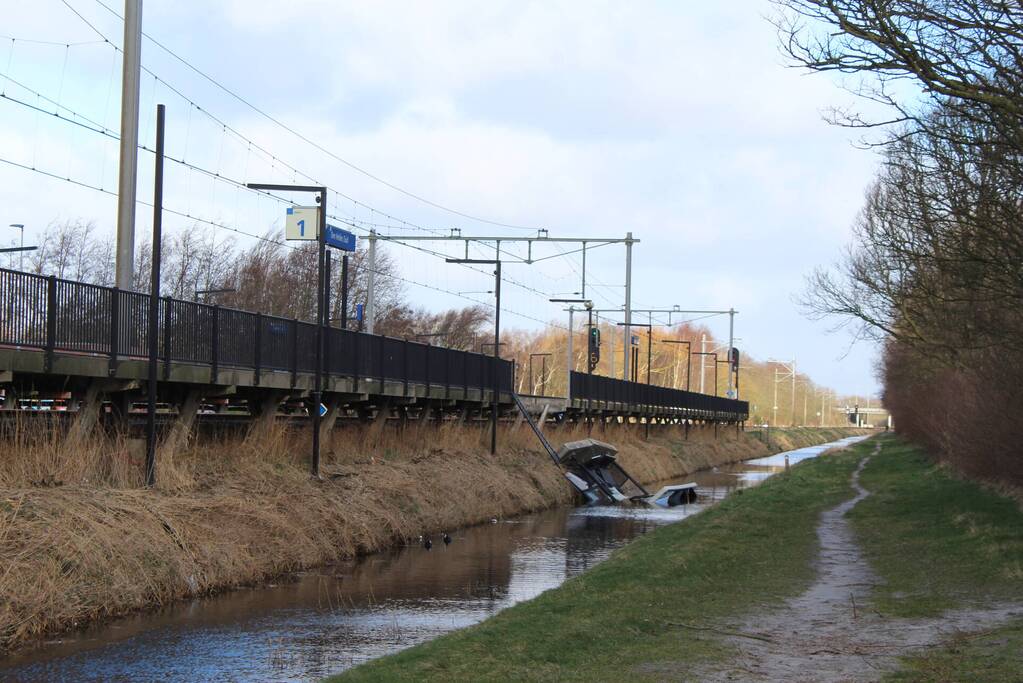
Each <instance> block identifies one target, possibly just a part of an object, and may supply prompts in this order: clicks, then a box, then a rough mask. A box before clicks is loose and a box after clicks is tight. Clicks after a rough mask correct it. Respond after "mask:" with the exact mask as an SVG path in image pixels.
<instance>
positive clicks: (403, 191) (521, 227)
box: [63, 0, 536, 230]
mask: <svg viewBox="0 0 1023 683" xmlns="http://www.w3.org/2000/svg"><path fill="white" fill-rule="evenodd" d="M63 2H64V4H65V5H67V6H68V7H69V8H71V11H73V12H75V14H78V16H79V17H81V16H82V15H81V14H79V13H78V12H77V11H75V10H74V8H72V7H71V5H69V4H68V2H67V0H63ZM96 3H97V4H98V5H100V6H101V7H103V8H104V9H106V10H107V11H108V12H110V13H111V14H113V15H114V16H115V17H117V18H118V19H123V17H122V16H121V15H120V14H118V13H117V12H116V11H115V10H113V9H112V8H110V7H109V6H108V5H107V4H106V3H104V2H103V0H96ZM82 21H85V19H84V17H82ZM85 23H86V24H88V25H89V26H90V27H92V29H93V30H94V31H96V33H99V34H100V36H102V37H103V39H104V40H107V38H106V36H103V34H102V33H100V32H99V31H98V30H97V29H96V28H95V27H94V26H92V24H89V22H88V21H86V22H85ZM142 35H143V36H145V37H146V38H147V39H149V40H150V41H151V42H152V43H153V44H154V45H156V46H157V47H159V48H160V49H161V50H163V51H164V52H166V53H167V54H169V55H170V56H171V57H173V58H174V59H176V60H177V61H179V62H181V64H183V65H184V66H186V67H187V68H188V69H190V70H192V71H194V72H195V73H196V74H198V75H199V76H201V77H202V78H204V79H205V80H207V81H209V82H210V83H212V84H213V85H214V86H216V87H217V88H219V89H220V90H222V91H223V92H225V93H227V94H228V95H230V96H231V97H233V98H234V99H236V100H237V101H239V102H241V103H242V104H244V105H245V106H246V107H248V108H249V109H251V110H252V111H254V112H256V113H257V114H259V115H260V116H262V117H264V118H266V119H267V120H268V121H271V122H272V123H274V124H275V125H277V126H280V127H281V128H283V129H284V130H286V131H287V132H289V133H291V134H292V135H294V136H295V137H297V138H298V139H299V140H302V141H303V142H305V143H306V144H308V145H310V146H312V147H314V148H315V149H317V150H319V151H320V152H322V153H324V154H326V155H327V156H329V157H330V158H332V159H334V160H335V161H338V162H340V163H342V164H344V165H345V166H347V167H348V168H350V169H352V170H353V171H356V172H357V173H360V174H362V175H364V176H366V177H367V178H369V179H371V180H374V181H376V182H378V183H380V184H381V185H384V186H386V187H388V188H390V189H392V190H394V191H395V192H399V193H401V194H403V195H405V196H407V197H409V198H411V199H415V200H416V201H419V202H422V203H423V204H427V205H428V206H432V207H434V208H435V209H440V210H441V211H445V212H447V213H450V214H452V215H455V216H460V217H462V218H466V219H469V220H471V221H475V222H478V223H486V224H488V225H495V226H498V227H502V228H511V229H514V230H536V228H535V227H531V226H527V225H516V224H513V223H503V222H501V221H494V220H490V219H487V218H481V217H480V216H475V215H473V214H470V213H466V212H464V211H458V210H457V209H453V208H451V207H449V206H445V205H443V204H440V203H438V202H434V201H432V200H430V199H427V198H425V197H423V196H421V195H418V194H415V193H414V192H410V191H409V190H406V189H404V188H402V187H400V186H398V185H396V184H394V183H391V182H389V181H387V180H384V179H383V178H381V177H380V176H377V175H374V174H373V173H370V172H369V171H367V170H366V169H364V168H362V167H360V166H357V165H356V164H354V163H352V162H351V161H348V160H347V159H345V158H343V157H341V156H339V155H338V154H336V153H334V152H332V151H331V150H329V149H327V148H326V147H323V146H322V145H320V144H319V143H318V142H316V141H314V140H311V139H310V138H308V137H306V136H305V135H303V134H302V133H300V132H298V131H297V130H295V129H294V128H292V127H291V126H289V125H287V124H286V123H284V122H283V121H281V120H280V119H277V118H276V117H274V116H273V115H271V114H269V113H267V112H266V111H264V110H263V109H261V108H259V107H258V106H256V105H255V104H253V103H251V102H249V101H248V100H247V99H245V98H244V97H242V96H241V95H239V94H238V93H236V92H234V91H233V90H231V89H230V88H228V87H227V86H225V85H223V84H222V83H220V82H219V81H217V80H216V79H215V78H213V77H212V76H210V75H208V74H207V73H205V72H204V71H202V70H201V69H199V68H198V67H196V66H194V65H193V64H192V63H191V62H189V61H188V60H187V59H185V58H184V57H181V56H180V55H178V54H177V53H176V52H174V51H173V50H171V49H170V48H169V47H167V46H166V45H164V44H163V43H161V42H160V41H158V40H156V39H155V38H153V37H152V36H151V35H149V34H148V33H146V32H144V31H143V33H142ZM108 42H109V40H108Z"/></svg>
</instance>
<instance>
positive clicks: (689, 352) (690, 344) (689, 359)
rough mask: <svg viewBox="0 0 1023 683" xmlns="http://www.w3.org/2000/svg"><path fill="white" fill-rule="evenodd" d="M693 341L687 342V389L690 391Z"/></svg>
mask: <svg viewBox="0 0 1023 683" xmlns="http://www.w3.org/2000/svg"><path fill="white" fill-rule="evenodd" d="M692 360H693V342H691V341H687V342H686V391H689V376H690V375H692V374H693V364H692Z"/></svg>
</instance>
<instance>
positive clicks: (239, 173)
mask: <svg viewBox="0 0 1023 683" xmlns="http://www.w3.org/2000/svg"><path fill="white" fill-rule="evenodd" d="M104 3H105V5H104ZM0 6H2V16H4V26H3V27H2V28H0V69H2V72H0V73H2V74H3V77H2V78H0V87H2V88H3V94H4V97H3V98H0V159H2V160H3V163H0V242H2V243H3V244H5V245H6V244H10V243H11V242H14V241H16V240H17V239H18V232H17V231H16V230H13V229H11V228H8V227H6V226H7V225H8V224H10V223H24V224H25V225H26V226H27V227H26V231H25V232H26V234H25V240H26V244H35V243H37V242H38V241H39V240H40V239H41V238H42V235H43V234H44V232H45V231H46V230H47V229H48V227H49V226H52V225H54V224H55V223H57V222H60V221H64V220H86V221H92V222H94V223H95V224H96V226H97V230H98V231H100V232H101V233H104V234H109V235H111V236H112V235H113V233H114V225H115V223H116V199H115V197H114V196H113V192H115V191H116V187H117V167H118V160H117V159H118V157H117V139H116V138H117V135H118V129H119V111H120V110H119V106H120V105H119V102H120V78H121V75H120V69H121V66H120V54H119V53H118V52H117V50H116V49H115V47H114V46H118V47H119V46H120V45H121V44H122V37H123V33H122V32H123V28H122V24H121V21H120V20H119V19H118V17H117V16H115V12H121V11H123V3H120V2H118V1H117V0H37V1H36V2H33V3H25V2H21V1H20V0H0ZM774 11H775V10H774V8H773V7H772V5H771V4H770V3H769V2H767V0H740V1H737V2H729V3H689V2H686V3H679V2H668V1H665V2H653V1H642V2H631V3H613V2H583V1H578V2H568V1H566V2H523V1H522V0H517V1H515V2H498V1H496V0H495V1H492V2H487V3H472V2H431V3H412V2H391V1H381V2H373V3H365V2H341V1H338V0H290V1H289V2H287V3H281V2H278V1H276V0H275V1H272V2H271V1H270V0H222V1H219V2H218V1H215V0H214V1H209V2H194V1H191V0H176V1H175V2H167V1H165V0H146V2H145V3H144V16H143V30H144V32H146V33H147V34H148V35H149V36H151V37H152V38H153V39H155V40H156V41H158V42H159V44H161V45H163V46H165V47H166V48H169V50H170V51H172V52H173V53H174V54H176V55H177V56H178V57H180V58H181V59H180V60H179V59H177V58H175V57H173V56H172V55H170V54H169V53H168V52H166V51H164V50H163V49H162V48H160V47H158V46H157V44H155V43H154V42H152V41H151V40H148V39H147V40H146V41H145V42H144V45H143V66H144V67H145V68H146V69H147V72H146V73H144V74H143V77H142V84H141V88H140V91H141V95H140V109H141V119H140V126H139V128H140V141H141V143H142V144H143V145H145V146H147V147H148V148H150V149H151V148H152V146H153V137H154V124H153V120H154V118H155V107H156V104H157V103H164V104H166V106H167V120H168V126H167V153H168V156H169V158H170V161H168V166H167V178H166V188H165V206H166V207H167V208H168V209H169V210H170V211H171V213H169V214H168V215H167V216H166V218H165V230H167V231H170V232H173V231H175V230H180V229H183V228H184V227H186V226H188V225H190V224H192V223H194V222H196V221H198V222H199V224H200V225H201V226H202V227H203V228H204V229H206V230H208V231H209V233H210V237H211V238H212V239H216V240H217V241H218V242H224V243H225V244H226V243H227V242H232V241H233V243H234V245H235V246H237V247H245V246H248V245H250V244H252V243H253V242H254V240H255V239H256V237H253V236H252V235H257V236H258V235H265V234H267V233H268V231H272V230H278V231H280V230H282V229H283V221H284V214H285V207H286V206H287V204H286V203H285V202H283V201H279V200H276V199H273V198H268V197H261V196H258V195H256V194H255V193H252V192H250V191H247V190H245V189H242V188H239V187H238V183H244V182H282V183H287V182H299V183H307V182H310V181H315V182H316V183H320V184H326V185H327V186H329V187H330V188H331V189H332V192H331V195H330V199H329V200H328V208H329V211H328V215H330V216H332V222H341V223H344V222H348V223H354V224H355V226H357V229H355V232H356V233H357V234H359V235H360V236H361V235H363V234H365V230H366V229H368V227H370V226H371V225H375V226H378V229H379V230H380V231H381V232H382V233H384V234H391V235H398V234H418V235H433V234H450V230H451V229H452V228H458V229H460V230H461V231H462V234H464V235H478V236H504V237H526V236H535V235H536V234H537V230H538V229H541V228H542V229H546V230H548V231H549V234H550V236H552V237H577V238H584V237H585V238H594V239H599V238H611V237H615V238H621V237H624V236H625V235H626V233H628V232H631V233H632V235H633V236H634V237H635V238H636V239H638V240H639V242H638V243H637V244H636V245H635V246H634V249H633V257H634V261H633V306H634V307H635V308H672V307H673V306H676V305H677V306H679V307H680V308H682V309H715V310H716V309H728V308H734V309H735V310H737V311H738V312H739V313H738V315H737V316H736V319H735V325H736V332H735V334H736V337H737V338H738V339H739V340H740V341H739V342H738V343H737V346H739V347H740V348H741V349H743V350H744V352H746V353H748V354H752V355H753V356H755V357H756V358H758V359H761V360H763V359H766V358H779V359H793V358H794V359H795V360H796V362H797V365H798V369H799V370H800V372H806V373H808V374H809V375H810V376H811V378H812V379H813V380H814V381H815V382H817V383H820V384H823V385H825V386H829V387H831V388H834V389H836V390H838V391H839V392H840V393H843V394H853V393H855V394H861V395H862V394H872V393H876V392H877V391H878V383H877V379H876V377H875V373H874V364H875V362H876V349H875V348H874V347H873V346H872V345H870V344H869V343H866V342H856V343H854V342H853V339H852V338H851V337H850V335H849V334H848V332H846V331H841V330H840V331H838V332H832V331H831V330H832V328H833V327H834V326H835V321H830V322H828V321H817V322H815V321H811V320H808V319H807V318H806V317H805V315H804V313H803V311H802V310H801V309H800V307H799V305H798V304H797V303H796V298H797V297H798V296H799V295H800V294H801V293H802V291H803V290H804V287H805V285H804V279H805V277H806V276H807V275H808V274H809V273H810V272H812V271H813V269H814V268H815V267H818V266H828V265H830V264H833V263H834V262H836V261H837V260H838V259H839V258H841V255H842V253H843V249H844V248H845V247H846V246H847V245H848V244H849V242H850V240H851V231H850V228H851V225H852V223H853V221H854V220H855V217H856V214H857V212H858V210H859V208H860V205H861V203H862V200H863V196H864V191H865V189H866V187H867V185H868V184H869V183H870V181H871V179H872V177H873V175H874V173H875V170H876V168H877V164H878V158H877V156H876V155H875V154H874V153H873V152H870V151H865V150H863V149H862V148H859V147H858V146H857V145H856V142H857V137H856V134H855V133H854V132H851V131H849V130H845V129H841V128H836V127H834V126H831V125H829V124H828V123H826V122H825V120H824V119H823V112H824V111H825V110H827V109H828V108H830V107H834V106H844V105H848V104H850V103H852V102H853V100H852V97H851V96H850V95H849V94H848V93H847V92H846V91H844V90H843V89H842V88H841V87H840V84H839V83H837V82H836V81H835V80H834V79H833V78H831V77H829V76H823V75H810V74H807V73H806V72H804V71H801V70H799V69H797V68H794V67H793V66H792V65H791V64H788V63H787V62H786V60H785V58H784V57H783V55H782V54H781V53H780V52H779V47H778V38H777V36H776V33H775V30H774V28H773V26H772V25H771V23H770V22H769V21H768V18H769V17H770V16H772V15H773V13H774ZM76 13H77V14H76ZM79 15H80V16H79ZM12 38H13V40H12ZM33 41H38V42H33ZM107 41H109V42H107ZM50 43H55V44H50ZM69 44H70V45H69ZM191 67H194V69H197V70H198V71H200V72H203V73H205V74H207V75H208V76H210V77H211V78H212V79H213V80H214V81H216V82H217V83H219V84H220V85H221V86H223V88H221V87H218V86H217V85H215V84H214V83H213V82H211V81H210V80H207V79H205V78H204V77H203V76H202V75H200V74H199V73H197V71H195V70H193V69H192V68H191ZM228 91H230V92H231V93H234V95H237V96H238V97H234V96H232V95H231V94H230V93H229V92H228ZM54 112H57V113H58V114H59V115H58V116H54V115H53V113H54ZM76 124H80V125H76ZM296 133H297V134H298V135H296ZM303 138H304V139H303ZM309 141H313V142H315V146H314V145H313V144H310V142H309ZM10 162H14V163H16V164H21V165H22V166H27V167H28V169H25V168H19V167H16V166H13V165H11V163H10ZM182 162H183V163H182ZM152 165H153V157H152V155H151V154H150V153H148V152H146V151H141V152H140V155H139V185H138V188H139V189H138V192H139V200H140V201H141V202H148V201H149V199H150V198H151V196H152V183H153V173H152ZM29 169H36V171H32V170H29ZM39 171H42V172H45V173H49V174H52V175H55V176H57V178H53V177H50V176H47V175H43V174H42V173H40V172H39ZM67 179H71V180H73V181H75V182H76V183H79V184H73V183H71V182H68V180H67ZM381 181H384V182H381ZM396 188H400V189H401V190H404V192H402V191H399V190H398V189H396ZM411 195H415V197H413V196H411ZM417 197H418V198H422V199H426V200H428V202H429V203H428V202H424V201H421V200H420V199H417ZM289 198H294V199H295V200H296V201H299V202H302V203H307V204H308V203H311V202H310V201H309V200H308V199H303V198H301V197H300V196H298V195H294V196H292V197H289ZM437 205H440V206H437ZM440 207H444V208H440ZM447 209H450V210H447ZM151 214H152V210H151V208H149V207H148V206H146V205H144V204H140V205H139V207H138V219H137V234H138V237H137V239H139V240H140V241H141V240H143V239H144V235H146V234H147V233H149V231H151V228H152V215H151ZM486 221H490V222H486ZM495 223H496V224H503V226H502V225H495ZM506 226H516V227H506ZM349 229H352V226H349ZM364 245H365V242H364V241H361V242H360V248H362V247H363V246H364ZM423 246H425V247H426V248H428V249H431V250H434V251H437V252H445V251H453V250H455V247H453V246H452V245H451V244H450V243H443V242H435V243H434V242H431V243H428V244H424V245H423ZM225 248H226V246H225ZM385 248H386V249H388V250H389V251H390V252H391V254H392V255H393V256H394V257H395V259H396V260H397V262H398V264H399V267H400V270H401V275H402V277H403V278H404V279H405V280H406V283H405V291H406V293H407V296H408V297H409V299H411V300H412V301H413V302H414V303H415V304H417V305H421V306H424V307H426V308H430V309H442V308H449V307H452V306H462V305H466V304H469V303H471V301H473V300H478V301H490V295H488V294H487V293H486V292H487V291H488V290H490V289H492V278H491V276H490V275H489V274H488V273H486V272H479V271H478V270H472V269H469V268H465V267H463V266H456V265H451V264H446V263H445V262H444V261H443V258H438V257H437V256H435V255H431V254H427V253H424V252H421V251H415V250H412V249H410V248H408V247H404V246H401V245H393V244H392V245H388V246H387V247H385ZM561 248H562V249H564V250H566V251H568V250H570V249H571V247H567V246H566V247H561ZM523 249H524V248H523V247H521V246H516V245H511V244H508V243H505V244H503V245H502V251H506V252H511V253H522V251H523ZM492 254H493V247H492V246H486V247H485V246H482V245H474V247H473V251H472V254H471V255H472V256H474V257H477V258H480V257H486V256H489V255H492ZM558 254H559V252H558V250H557V248H556V247H554V246H553V245H547V246H542V247H537V252H535V253H534V256H538V255H545V256H546V255H549V256H555V258H551V259H548V260H546V261H543V262H541V263H536V264H532V265H526V264H509V265H507V266H506V267H505V275H506V276H507V282H506V284H505V287H504V290H503V292H502V294H503V301H502V311H503V312H502V326H503V327H504V326H510V327H518V328H529V329H535V328H537V327H540V326H543V325H545V324H556V325H560V326H565V325H567V314H566V313H565V312H564V311H563V310H562V307H561V306H559V305H558V304H552V303H549V302H548V301H547V299H548V298H551V297H558V296H561V297H571V296H575V295H573V294H572V292H577V291H579V290H580V288H581V273H582V264H581V260H580V258H579V254H574V255H569V256H559V255H558ZM463 255H464V254H463ZM624 256H625V254H624V248H623V247H621V246H614V245H611V246H604V247H600V248H595V249H592V250H591V251H589V252H588V254H587V263H586V271H585V272H586V278H587V296H588V297H590V298H591V299H593V300H594V302H595V304H596V305H597V307H598V308H602V309H620V308H621V307H622V304H623V302H624V287H623V283H624V279H625V268H624V260H625V259H624ZM480 270H484V269H480ZM608 315H609V316H610V317H612V318H614V314H608ZM644 317H645V316H640V319H641V320H642V319H643V318H644ZM684 319H687V318H685V317H679V316H675V317H673V318H672V322H676V323H677V322H679V321H680V320H684ZM577 322H578V318H577ZM654 322H655V323H657V324H664V323H667V322H668V319H667V316H664V315H659V316H656V317H655V318H654ZM700 322H701V323H704V324H707V325H708V326H709V327H710V328H711V330H712V331H713V332H714V333H715V335H717V336H719V337H721V338H726V337H727V333H728V319H727V317H723V316H718V317H714V318H707V319H703V320H700ZM619 348H620V347H619Z"/></svg>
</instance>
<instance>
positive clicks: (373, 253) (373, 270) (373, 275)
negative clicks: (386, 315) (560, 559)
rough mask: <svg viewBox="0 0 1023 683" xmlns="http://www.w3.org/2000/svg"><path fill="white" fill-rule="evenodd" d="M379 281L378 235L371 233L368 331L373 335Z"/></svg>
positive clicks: (367, 282) (368, 274)
mask: <svg viewBox="0 0 1023 683" xmlns="http://www.w3.org/2000/svg"><path fill="white" fill-rule="evenodd" d="M376 280H377V233H376V231H375V230H370V231H369V273H367V276H366V314H365V317H366V331H367V332H369V333H370V334H373V328H374V326H375V323H376V316H377V305H376V301H374V296H375V290H376Z"/></svg>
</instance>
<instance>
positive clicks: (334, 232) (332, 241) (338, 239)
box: [323, 224, 355, 251]
mask: <svg viewBox="0 0 1023 683" xmlns="http://www.w3.org/2000/svg"><path fill="white" fill-rule="evenodd" d="M323 241H324V242H326V243H327V244H328V245H329V246H331V247H335V248H337V249H341V250H342V251H355V233H351V232H348V231H347V230H342V229H341V228H339V227H337V226H336V225H330V224H328V225H327V234H326V235H324V236H323Z"/></svg>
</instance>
